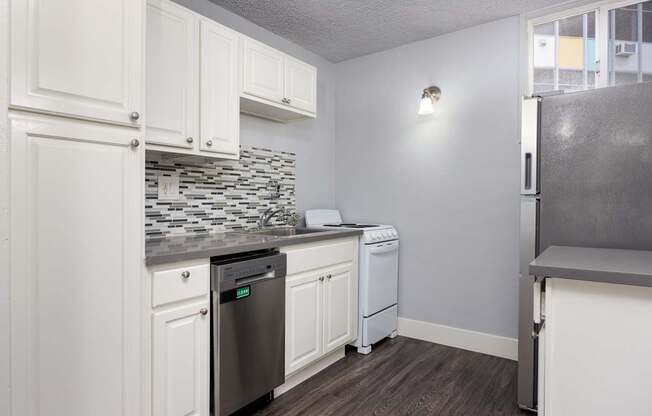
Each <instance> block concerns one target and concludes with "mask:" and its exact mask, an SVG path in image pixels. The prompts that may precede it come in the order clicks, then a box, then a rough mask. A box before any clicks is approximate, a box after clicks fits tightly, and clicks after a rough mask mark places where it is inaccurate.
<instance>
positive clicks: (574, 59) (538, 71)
mask: <svg viewBox="0 0 652 416" xmlns="http://www.w3.org/2000/svg"><path fill="white" fill-rule="evenodd" d="M595 14H596V12H595V11H593V12H590V13H583V14H581V15H578V16H572V17H568V18H565V19H559V20H555V21H552V22H549V23H544V24H540V25H536V26H534V28H533V29H534V35H533V36H532V41H533V45H532V51H533V66H534V68H533V81H534V84H533V92H535V93H538V92H545V91H555V90H566V91H577V90H586V89H589V88H594V87H595V77H596V71H597V65H596V59H595V24H596V22H595Z"/></svg>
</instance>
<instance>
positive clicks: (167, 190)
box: [158, 176, 179, 200]
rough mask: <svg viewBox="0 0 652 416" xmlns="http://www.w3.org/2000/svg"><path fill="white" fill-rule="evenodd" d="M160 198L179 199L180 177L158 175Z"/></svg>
mask: <svg viewBox="0 0 652 416" xmlns="http://www.w3.org/2000/svg"><path fill="white" fill-rule="evenodd" d="M158 199H165V200H171V199H179V177H178V176H159V177H158Z"/></svg>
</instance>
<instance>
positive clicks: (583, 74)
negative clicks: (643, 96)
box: [529, 0, 652, 93]
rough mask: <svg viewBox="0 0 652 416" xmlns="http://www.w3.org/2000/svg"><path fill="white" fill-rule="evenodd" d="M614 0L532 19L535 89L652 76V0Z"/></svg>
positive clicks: (598, 84)
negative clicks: (638, 1)
mask: <svg viewBox="0 0 652 416" xmlns="http://www.w3.org/2000/svg"><path fill="white" fill-rule="evenodd" d="M615 1H616V0H613V1H612V0H607V1H603V2H602V3H600V4H599V5H595V6H587V7H585V8H584V9H579V10H577V12H575V13H573V12H570V13H560V14H557V15H556V16H549V17H543V18H537V19H533V20H531V21H530V25H529V27H530V37H529V38H530V46H529V47H530V58H531V59H530V62H531V67H530V77H529V79H530V91H531V92H532V93H543V92H547V91H557V90H564V91H578V90H586V89H592V88H596V87H604V86H607V85H620V84H629V83H636V82H644V81H652V0H648V1H646V2H642V3H634V2H632V4H627V3H624V5H623V2H622V1H620V0H618V3H617V4H616V3H615ZM600 56H603V57H606V58H607V59H605V60H601V59H600ZM602 74H604V76H602Z"/></svg>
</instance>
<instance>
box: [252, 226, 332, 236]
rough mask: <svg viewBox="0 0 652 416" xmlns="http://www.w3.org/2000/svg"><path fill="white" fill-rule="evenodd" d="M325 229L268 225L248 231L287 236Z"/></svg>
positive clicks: (318, 231)
mask: <svg viewBox="0 0 652 416" xmlns="http://www.w3.org/2000/svg"><path fill="white" fill-rule="evenodd" d="M324 231H327V230H315V229H310V228H294V227H270V228H263V229H262V230H261V229H258V230H253V231H250V232H251V233H254V234H261V235H272V236H277V237H289V236H293V235H305V234H314V233H321V232H324Z"/></svg>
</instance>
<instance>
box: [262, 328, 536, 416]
mask: <svg viewBox="0 0 652 416" xmlns="http://www.w3.org/2000/svg"><path fill="white" fill-rule="evenodd" d="M255 415H256V416H293V415H297V416H298V415H308V416H309V415H320V416H321V415H338V416H340V415H356V416H365V415H373V416H381V415H415V416H416V415H440V416H447V415H460V416H462V415H464V416H467V415H468V416H494V415H510V416H511V415H514V416H515V415H518V416H521V415H524V416H525V415H530V414H529V413H526V412H521V411H519V409H518V406H517V405H516V363H515V362H513V361H510V360H505V359H501V358H497V357H492V356H489V355H484V354H478V353H474V352H470V351H464V350H460V349H457V348H451V347H445V346H443V345H438V344H431V343H429V342H424V341H418V340H414V339H410V338H403V337H398V338H396V339H393V340H389V339H388V340H385V341H383V342H382V343H380V344H379V345H378V346H376V347H374V350H373V352H372V353H371V354H369V355H367V356H364V355H360V354H358V353H357V352H355V351H354V350H353V351H349V352H348V353H347V355H346V357H345V358H344V359H342V360H340V361H339V362H337V363H336V364H334V365H332V366H331V367H329V368H327V369H326V370H324V371H322V372H321V373H319V374H317V375H316V376H314V377H312V378H311V379H309V380H306V381H305V382H304V383H302V384H300V385H299V386H297V387H295V388H294V389H292V390H290V391H289V392H287V393H285V394H284V395H282V396H280V397H278V398H277V399H276V400H274V401H273V402H272V403H271V404H269V405H267V406H266V407H264V408H263V409H261V410H259V411H258V412H257V413H255Z"/></svg>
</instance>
